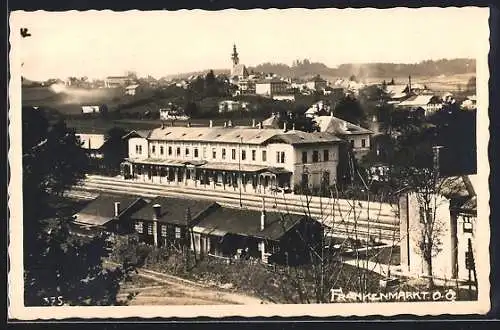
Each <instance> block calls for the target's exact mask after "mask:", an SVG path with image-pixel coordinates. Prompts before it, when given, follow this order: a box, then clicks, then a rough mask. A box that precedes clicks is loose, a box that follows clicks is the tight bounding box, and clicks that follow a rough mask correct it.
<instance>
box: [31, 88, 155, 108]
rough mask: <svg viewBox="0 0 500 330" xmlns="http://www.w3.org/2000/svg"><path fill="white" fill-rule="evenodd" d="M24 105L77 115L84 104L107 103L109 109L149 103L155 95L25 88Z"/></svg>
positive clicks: (76, 89) (118, 89)
mask: <svg viewBox="0 0 500 330" xmlns="http://www.w3.org/2000/svg"><path fill="white" fill-rule="evenodd" d="M21 97H22V102H23V105H27V106H41V107H49V108H53V109H56V110H58V111H59V112H60V113H61V114H63V115H75V114H80V113H81V112H82V109H81V106H82V105H97V106H101V105H103V104H106V105H107V106H108V108H109V110H111V111H112V110H114V109H116V108H118V107H127V106H128V105H129V104H131V105H134V104H135V103H141V102H142V103H147V102H149V101H150V100H151V99H152V97H153V92H152V91H148V90H145V91H144V92H142V93H140V94H138V95H136V96H130V95H125V91H124V89H122V88H93V89H86V88H71V87H68V88H64V89H62V90H60V91H58V92H56V91H55V90H53V89H51V88H50V87H29V88H23V89H22V92H21Z"/></svg>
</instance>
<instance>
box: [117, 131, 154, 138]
mask: <svg viewBox="0 0 500 330" xmlns="http://www.w3.org/2000/svg"><path fill="white" fill-rule="evenodd" d="M149 134H151V130H132V131H130V132H128V133H127V134H125V135H124V136H123V137H122V139H128V138H133V137H142V138H145V139H147V138H148V137H149Z"/></svg>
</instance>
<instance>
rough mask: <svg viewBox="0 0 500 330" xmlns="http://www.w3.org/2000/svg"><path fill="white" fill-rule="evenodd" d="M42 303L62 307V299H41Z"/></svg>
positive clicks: (59, 297) (60, 297)
mask: <svg viewBox="0 0 500 330" xmlns="http://www.w3.org/2000/svg"><path fill="white" fill-rule="evenodd" d="M43 301H44V302H45V303H46V304H47V305H50V306H62V305H64V301H63V297H62V296H57V297H43Z"/></svg>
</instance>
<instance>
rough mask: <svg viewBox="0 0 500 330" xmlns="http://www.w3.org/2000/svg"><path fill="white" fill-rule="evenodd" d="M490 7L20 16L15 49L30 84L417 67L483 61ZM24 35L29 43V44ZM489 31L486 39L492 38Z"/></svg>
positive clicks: (14, 22)
mask: <svg viewBox="0 0 500 330" xmlns="http://www.w3.org/2000/svg"><path fill="white" fill-rule="evenodd" d="M487 19H488V10H487V9H485V8H472V7H469V8H421V9H406V8H395V9H387V10H381V9H347V10H346V9H344V10H341V9H315V10H306V9H287V10H277V9H274V10H262V9H256V10H247V11H240V10H223V11H202V10H194V11H193V10H181V11H153V12H140V11H129V12H112V11H86V12H78V11H69V12H43V11H35V12H14V13H12V14H11V17H10V26H11V31H14V33H15V34H14V35H11V44H12V47H13V49H16V51H17V53H16V54H19V56H20V57H21V59H20V62H22V63H23V67H22V74H23V76H25V77H26V78H28V79H33V80H42V79H48V78H67V77H69V76H76V77H83V76H87V77H89V78H104V77H106V76H108V75H121V74H124V73H125V72H126V71H135V72H136V73H137V74H138V75H139V76H146V75H151V76H153V77H156V78H159V77H162V76H165V75H169V74H176V73H182V72H192V71H198V70H200V71H201V70H208V69H229V68H230V67H231V65H232V64H231V59H230V56H231V53H232V47H233V44H234V43H235V44H236V45H237V48H238V52H239V55H240V56H239V57H240V62H241V63H243V64H245V65H247V66H255V65H258V64H261V63H265V62H271V63H284V64H288V65H292V63H293V61H294V60H297V59H305V58H308V59H309V60H311V61H314V62H323V63H325V64H326V65H328V66H330V67H335V66H337V65H339V64H342V63H368V62H394V63H416V62H420V61H422V60H427V59H441V58H477V57H478V54H479V53H478V51H479V49H484V43H485V42H487V41H488V35H487V33H485V26H486V27H487ZM21 27H26V28H28V30H29V33H31V37H28V38H21V37H20V36H19V33H17V31H19V28H21ZM486 32H487V30H486Z"/></svg>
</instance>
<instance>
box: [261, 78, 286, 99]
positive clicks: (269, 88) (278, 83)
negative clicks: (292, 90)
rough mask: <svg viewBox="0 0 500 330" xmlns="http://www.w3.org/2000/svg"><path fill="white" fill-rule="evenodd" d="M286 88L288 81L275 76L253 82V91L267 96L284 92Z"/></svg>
mask: <svg viewBox="0 0 500 330" xmlns="http://www.w3.org/2000/svg"><path fill="white" fill-rule="evenodd" d="M287 88H288V82H286V81H285V80H280V79H277V78H268V79H262V80H259V81H257V82H256V83H255V93H256V94H258V95H263V96H267V97H273V96H274V95H275V94H284V93H285V92H286V90H287Z"/></svg>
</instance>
